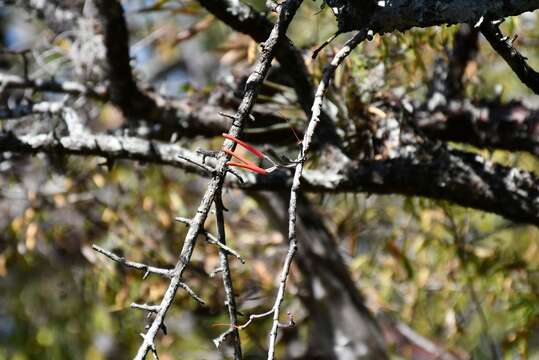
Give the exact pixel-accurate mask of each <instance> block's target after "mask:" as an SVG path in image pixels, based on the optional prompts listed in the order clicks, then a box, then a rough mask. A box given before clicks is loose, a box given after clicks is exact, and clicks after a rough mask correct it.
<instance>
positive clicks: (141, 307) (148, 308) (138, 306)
mask: <svg viewBox="0 0 539 360" xmlns="http://www.w3.org/2000/svg"><path fill="white" fill-rule="evenodd" d="M131 308H133V309H138V310H144V311H148V312H149V313H157V312H158V311H159V309H161V307H160V306H159V305H148V304H137V303H131Z"/></svg>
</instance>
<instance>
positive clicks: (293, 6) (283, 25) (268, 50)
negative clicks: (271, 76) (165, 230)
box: [135, 0, 302, 360]
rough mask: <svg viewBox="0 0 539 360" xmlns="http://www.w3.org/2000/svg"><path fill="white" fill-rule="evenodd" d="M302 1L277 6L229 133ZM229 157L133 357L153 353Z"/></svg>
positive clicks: (239, 126) (237, 126) (237, 131)
mask: <svg viewBox="0 0 539 360" xmlns="http://www.w3.org/2000/svg"><path fill="white" fill-rule="evenodd" d="M301 3H302V1H301V0H287V1H286V2H284V3H283V4H281V5H280V6H279V14H278V21H277V23H276V24H275V26H274V28H273V29H272V31H271V34H270V36H269V37H268V39H267V40H266V42H265V43H264V46H263V48H262V53H261V54H260V56H259V58H258V60H257V63H256V65H255V67H254V71H253V72H252V73H251V75H250V76H249V79H248V80H247V83H246V85H245V93H244V97H243V100H242V103H241V104H240V106H239V108H238V111H237V113H236V115H235V120H234V122H233V123H232V126H231V128H230V130H229V135H231V136H234V137H240V135H241V133H242V130H243V124H244V123H245V122H246V121H247V120H248V118H249V113H250V111H251V109H252V108H253V105H254V102H255V99H256V96H257V94H258V91H259V90H260V87H261V84H262V82H263V81H264V77H265V76H266V74H267V72H268V70H269V68H270V66H271V61H272V60H273V58H274V56H275V51H276V47H277V44H278V43H279V42H280V41H281V40H282V39H283V37H284V35H285V34H286V30H287V29H288V25H289V24H290V22H291V21H292V18H293V17H294V15H295V13H296V10H297V9H298V8H299V6H300V5H301ZM223 147H224V149H227V150H229V151H232V150H234V147H235V143H234V142H233V141H231V140H226V141H225V143H224V144H223ZM229 160H230V155H227V154H226V153H225V152H224V151H221V152H220V155H219V157H218V160H217V165H216V168H215V173H214V175H213V177H212V179H211V180H210V182H209V184H208V187H207V190H206V192H205V194H204V196H203V197H202V200H201V202H200V204H199V206H198V209H197V212H196V215H195V216H194V217H193V219H192V220H191V224H190V226H189V230H188V231H187V235H186V237H185V240H184V242H183V246H182V250H181V252H180V257H179V260H178V262H177V263H176V265H175V267H174V270H175V274H174V276H173V277H172V278H171V281H170V284H169V286H168V288H167V290H166V292H165V295H164V296H163V299H162V301H161V306H160V310H159V311H158V312H157V313H156V314H155V318H154V320H153V321H152V324H151V325H150V327H149V329H148V331H147V332H146V334H145V335H144V336H143V337H144V341H143V343H142V345H141V346H140V347H139V350H138V352H137V355H136V356H135V359H136V360H142V359H144V358H145V357H146V354H147V353H148V351H150V350H152V351H154V353H155V345H154V339H155V336H156V335H157V331H158V330H159V329H160V328H161V326H162V324H163V321H164V319H165V316H166V314H167V311H168V309H169V308H170V306H171V305H172V302H173V300H174V297H175V295H176V290H177V289H178V286H179V284H180V282H181V278H182V275H183V272H184V271H185V269H186V267H187V265H188V263H189V261H190V259H191V256H192V254H193V251H194V248H195V243H196V239H197V236H198V234H199V233H200V231H201V230H202V228H203V225H204V222H205V221H206V218H207V216H208V213H209V211H210V207H211V205H212V203H213V201H214V199H215V195H216V193H217V192H218V191H220V189H221V188H222V186H223V183H224V180H225V176H226V173H227V165H226V164H227V162H228V161H229Z"/></svg>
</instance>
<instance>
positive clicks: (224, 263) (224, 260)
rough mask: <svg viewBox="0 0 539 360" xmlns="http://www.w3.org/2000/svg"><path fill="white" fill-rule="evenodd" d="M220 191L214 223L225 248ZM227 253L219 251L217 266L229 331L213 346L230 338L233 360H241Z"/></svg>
mask: <svg viewBox="0 0 539 360" xmlns="http://www.w3.org/2000/svg"><path fill="white" fill-rule="evenodd" d="M221 193H222V192H221V191H218V192H217V194H216V196H215V200H214V203H215V221H216V222H217V241H218V242H219V244H222V245H224V246H226V234H225V218H224V206H223V199H222V198H221ZM227 255H228V252H227V251H226V250H224V249H223V248H220V249H219V264H220V267H221V269H223V286H224V289H225V304H226V307H227V309H228V318H229V320H230V329H228V331H227V332H225V333H224V334H222V336H219V337H218V338H217V339H215V340H214V343H215V346H217V347H219V345H220V344H221V343H222V342H223V341H224V339H225V338H226V337H227V336H232V342H233V344H234V360H241V358H242V356H241V341H240V334H239V331H238V329H237V323H238V316H237V309H236V299H235V298H234V284H233V282H232V275H231V274H230V265H229V263H228V256H227Z"/></svg>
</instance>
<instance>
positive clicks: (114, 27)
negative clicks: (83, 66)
mask: <svg viewBox="0 0 539 360" xmlns="http://www.w3.org/2000/svg"><path fill="white" fill-rule="evenodd" d="M95 4H96V7H97V10H98V12H99V21H100V22H101V25H102V27H103V31H104V37H105V48H106V50H107V51H106V52H107V63H108V80H109V81H110V83H109V93H110V99H111V100H112V102H113V103H114V104H115V105H117V106H118V107H119V108H120V109H121V110H122V112H123V113H124V114H125V115H126V116H128V117H134V118H138V119H141V118H147V119H152V118H156V117H158V116H160V112H161V109H159V107H158V106H157V104H156V103H155V101H154V100H153V99H152V98H151V97H149V96H147V95H146V94H144V93H142V91H140V89H139V88H138V86H137V84H136V82H135V79H134V78H133V71H132V69H131V64H130V61H131V58H130V56H129V33H128V30H127V23H126V21H125V17H124V11H123V8H122V5H121V4H120V2H119V1H116V0H114V1H106V0H96V1H95Z"/></svg>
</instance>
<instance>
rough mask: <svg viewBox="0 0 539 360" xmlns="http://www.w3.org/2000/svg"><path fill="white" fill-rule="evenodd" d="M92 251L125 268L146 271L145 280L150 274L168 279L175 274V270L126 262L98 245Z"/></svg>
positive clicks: (93, 246)
mask: <svg viewBox="0 0 539 360" xmlns="http://www.w3.org/2000/svg"><path fill="white" fill-rule="evenodd" d="M92 249H93V250H94V251H97V252H98V253H100V254H103V255H105V256H106V257H108V258H109V259H111V260H112V261H116V262H117V263H120V264H122V265H123V266H125V267H128V268H132V269H137V270H141V271H144V276H143V279H146V277H147V276H148V275H149V274H157V275H161V276H164V277H166V278H170V277H171V276H172V273H173V270H170V269H163V268H158V267H155V266H149V265H146V264H143V263H139V262H134V261H129V260H126V259H125V258H124V257H120V256H118V255H116V254H114V253H112V252H110V251H108V250H105V249H103V248H102V247H99V246H97V245H92Z"/></svg>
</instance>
